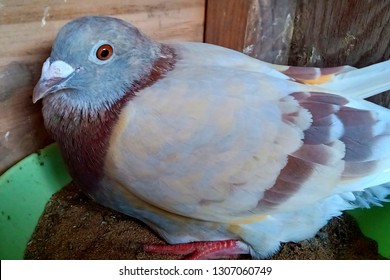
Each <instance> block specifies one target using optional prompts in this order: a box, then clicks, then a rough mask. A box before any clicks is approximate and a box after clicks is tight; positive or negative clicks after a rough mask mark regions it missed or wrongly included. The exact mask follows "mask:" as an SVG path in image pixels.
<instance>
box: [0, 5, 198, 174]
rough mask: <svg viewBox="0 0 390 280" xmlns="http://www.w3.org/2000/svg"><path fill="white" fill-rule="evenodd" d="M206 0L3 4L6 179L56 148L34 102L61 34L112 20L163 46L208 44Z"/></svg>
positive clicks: (1, 98)
mask: <svg viewBox="0 0 390 280" xmlns="http://www.w3.org/2000/svg"><path fill="white" fill-rule="evenodd" d="M204 11H205V0H171V1H165V0H133V1H121V0H110V1H94V0H80V1H75V0H61V1H60V0H56V1H46V0H34V1H22V0H3V1H1V3H0V38H1V43H2V51H1V52H0V174H1V173H3V172H4V171H5V170H6V169H7V168H9V167H10V166H12V165H13V164H14V163H16V162H17V161H19V160H20V159H22V158H23V157H25V156H27V155H28V154H30V153H32V152H34V151H36V150H37V149H39V148H42V147H44V146H45V145H46V144H48V143H50V142H52V140H51V139H50V137H49V136H48V135H47V133H46V131H45V129H44V127H43V120H42V116H41V111H40V110H41V105H40V104H35V105H33V104H32V102H31V95H32V89H33V87H34V85H35V83H36V82H37V80H38V79H39V76H40V72H41V67H42V63H43V61H44V60H45V59H46V57H48V56H49V54H50V48H51V44H52V42H53V40H54V38H55V35H56V33H57V32H58V30H59V29H60V27H61V26H62V25H64V24H65V23H66V22H67V21H69V20H71V19H73V18H76V17H80V16H85V15H111V16H115V17H118V18H122V19H124V20H126V21H129V22H132V23H134V24H135V25H136V26H138V27H139V28H140V29H141V30H142V31H143V32H145V33H146V34H148V35H150V36H151V37H153V38H155V39H157V40H161V41H178V40H188V41H202V40H203V35H204V34H203V33H204V32H203V31H204Z"/></svg>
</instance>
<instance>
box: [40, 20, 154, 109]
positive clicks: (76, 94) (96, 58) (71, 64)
mask: <svg viewBox="0 0 390 280" xmlns="http://www.w3.org/2000/svg"><path fill="white" fill-rule="evenodd" d="M161 56H162V45H161V44H159V43H157V42H155V41H153V40H151V39H149V38H148V37H147V36H145V35H144V34H142V33H141V32H140V31H139V30H138V29H137V28H135V27H134V26H132V25H131V24H129V23H127V22H124V21H122V20H119V19H115V18H110V17H98V16H93V17H82V18H79V19H76V20H74V21H71V22H69V23H68V24H66V25H65V26H64V27H63V28H62V29H61V30H60V31H59V33H58V35H57V37H56V39H55V42H54V44H53V48H52V52H51V55H50V57H49V58H48V59H47V60H46V62H45V63H44V65H43V68H42V75H41V78H40V80H39V82H38V83H37V85H36V87H35V89H34V93H33V101H34V102H36V101H38V100H39V99H42V98H54V99H60V100H61V101H65V102H66V103H67V104H68V105H69V106H71V107H72V108H74V107H80V106H81V107H87V108H89V109H91V108H92V109H94V108H95V109H96V110H98V109H99V108H101V107H102V106H105V107H107V106H110V104H112V103H114V102H115V101H117V100H119V99H120V98H121V97H122V96H123V95H124V94H125V92H126V91H128V90H129V89H131V88H132V87H134V86H136V85H137V84H138V83H139V82H140V81H141V80H142V79H143V78H144V77H146V76H148V75H149V74H150V72H151V71H152V68H153V65H154V63H155V62H156V60H158V58H159V57H161Z"/></svg>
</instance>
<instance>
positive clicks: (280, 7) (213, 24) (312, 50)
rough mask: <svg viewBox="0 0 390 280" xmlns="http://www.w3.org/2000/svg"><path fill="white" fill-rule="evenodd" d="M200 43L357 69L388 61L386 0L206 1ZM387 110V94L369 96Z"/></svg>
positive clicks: (389, 11)
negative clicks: (203, 41)
mask: <svg viewBox="0 0 390 280" xmlns="http://www.w3.org/2000/svg"><path fill="white" fill-rule="evenodd" d="M205 26H206V30H205V41H206V42H208V43H212V44H217V45H221V46H225V47H228V48H232V49H235V50H238V51H241V52H244V53H246V54H248V55H250V56H253V57H256V58H258V59H261V60H265V61H268V62H271V63H277V64H288V65H296V66H316V67H331V66H339V65H352V66H356V67H363V66H366V65H370V64H373V63H376V62H380V61H383V60H386V59H390V1H388V0H376V1H370V0H316V1H314V0H208V1H207V10H206V24H205ZM369 100H370V101H372V102H375V103H378V104H381V105H384V106H386V107H388V108H390V93H384V94H380V95H377V96H374V97H371V98H369Z"/></svg>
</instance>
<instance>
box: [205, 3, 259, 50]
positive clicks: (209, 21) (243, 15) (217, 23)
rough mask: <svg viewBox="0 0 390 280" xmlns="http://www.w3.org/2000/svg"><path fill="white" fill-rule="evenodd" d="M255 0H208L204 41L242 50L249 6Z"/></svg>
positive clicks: (251, 5) (252, 4)
mask: <svg viewBox="0 0 390 280" xmlns="http://www.w3.org/2000/svg"><path fill="white" fill-rule="evenodd" d="M256 2H257V0H208V1H207V5H206V23H205V25H206V26H205V42H207V43H210V44H216V45H220V46H223V47H226V48H230V49H234V50H238V51H242V50H243V48H244V43H245V34H246V28H247V22H248V16H249V15H250V13H251V12H250V10H251V8H252V7H253V6H254V5H255V4H256Z"/></svg>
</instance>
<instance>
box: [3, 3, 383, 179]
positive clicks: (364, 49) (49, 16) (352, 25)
mask: <svg viewBox="0 0 390 280" xmlns="http://www.w3.org/2000/svg"><path fill="white" fill-rule="evenodd" d="M83 15H112V16H116V17H119V18H122V19H125V20H127V21H130V22H133V23H134V24H136V25H137V26H138V27H140V28H141V29H142V30H143V31H144V32H145V33H147V34H149V35H150V36H152V37H153V38H155V39H158V40H163V41H166V40H169V41H172V40H189V41H202V40H203V39H204V40H205V41H206V42H209V43H214V44H218V45H222V46H226V47H229V48H233V49H236V50H239V51H243V52H244V53H246V54H248V55H251V56H254V57H256V58H259V59H262V60H265V61H268V62H273V63H279V64H290V65H300V66H336V65H343V64H349V65H354V66H358V67H362V66H365V65H368V64H372V63H375V62H378V61H382V60H385V59H389V58H390V1H388V0H376V1H369V0H316V1H310V0H170V1H168V0H128V1H125V0H107V1H94V0H77V1H76V0H52V1H50V0H34V1H21V0H3V1H1V2H0V40H1V45H2V50H1V52H0V174H1V173H2V172H4V171H5V170H6V169H7V168H8V167H10V166H11V165H12V164H14V163H15V162H17V161H18V160H20V159H21V158H23V157H25V156H26V155H28V154H30V153H31V152H34V151H36V150H37V149H38V148H41V147H44V146H45V145H46V144H48V143H50V142H51V139H50V138H49V137H48V135H47V134H46V132H45V130H44V128H43V122H42V117H41V113H40V104H37V105H33V104H32V103H31V94H32V88H33V86H34V84H35V83H36V81H37V80H38V78H39V75H40V69H41V65H42V62H43V61H44V59H45V58H46V57H47V56H48V55H49V52H50V46H51V43H52V41H53V39H54V37H55V34H56V32H57V31H58V29H59V28H60V27H61V26H62V25H63V24H64V23H65V22H67V21H68V20H70V19H72V18H76V17H79V16H83ZM389 96H390V94H388V95H387V97H386V95H381V96H378V97H375V98H374V100H375V101H376V102H382V103H383V104H390V98H389Z"/></svg>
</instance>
